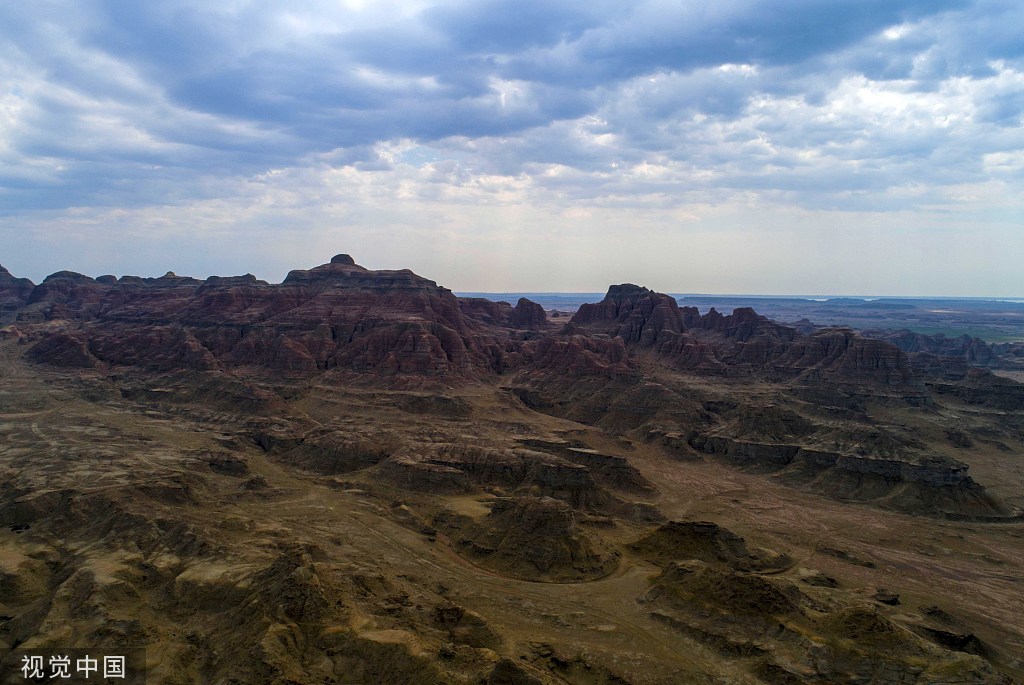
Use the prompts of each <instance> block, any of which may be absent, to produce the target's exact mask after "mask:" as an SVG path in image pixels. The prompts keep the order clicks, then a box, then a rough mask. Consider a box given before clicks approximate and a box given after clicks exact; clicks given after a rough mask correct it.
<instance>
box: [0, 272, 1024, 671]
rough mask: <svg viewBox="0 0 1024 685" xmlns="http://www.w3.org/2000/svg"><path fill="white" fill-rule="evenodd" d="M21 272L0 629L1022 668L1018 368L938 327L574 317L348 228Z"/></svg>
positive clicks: (225, 655)
mask: <svg viewBox="0 0 1024 685" xmlns="http://www.w3.org/2000/svg"><path fill="white" fill-rule="evenodd" d="M0 302H2V303H3V311H2V315H3V317H4V318H3V320H2V324H3V326H2V328H0V355H2V360H0V361H2V363H0V522H2V523H3V525H4V528H3V529H2V530H0V646H3V647H4V648H5V651H6V649H10V648H15V647H18V648H32V647H41V646H45V645H51V644H70V643H74V644H87V645H102V646H107V647H111V648H113V647H117V646H123V645H142V646H145V647H146V649H147V659H148V660H149V662H150V666H149V668H150V671H151V676H152V678H153V682H160V683H165V682H166V683H179V682H180V683H185V682H239V683H250V682H251V683H257V682H259V683H275V684H280V685H284V684H285V683H307V682H308V683H321V682H337V683H358V682H381V683H396V684H397V683H453V684H454V683H461V684H469V683H472V684H473V685H476V684H478V683H492V684H497V683H530V684H531V685H536V684H537V683H541V684H542V685H554V684H564V683H570V684H572V685H593V684H594V683H618V684H619V685H621V684H622V683H627V684H631V683H636V684H637V685H640V684H654V683H658V684H666V685H667V684H668V683H689V682H694V683H698V682H699V683H707V682H735V683H742V684H744V685H746V684H749V685H758V684H764V683H779V682H785V683H821V682H837V683H839V682H851V683H852V682H863V683H883V682H906V683H921V684H922V685H923V684H924V683H928V682H938V681H941V680H947V681H956V682H978V683H1005V682H1013V680H1012V679H1013V678H1018V679H1019V678H1020V677H1022V676H1024V665H1022V664H1021V662H1020V660H1019V656H1018V655H1019V653H1021V650H1024V622H1022V621H1021V619H1020V612H1019V611H1017V606H1016V604H1015V602H1017V599H1018V598H1019V588H1018V587H1017V585H1018V579H1019V577H1020V575H1021V573H1024V549H1022V547H1021V542H1020V530H1019V528H1020V521H1021V519H1020V515H1019V514H1020V510H1021V508H1022V507H1024V495H1022V494H1021V493H1024V468H1022V467H1021V465H1020V459H1018V457H1019V456H1020V454H1022V453H1024V405H1022V404H1021V401H1022V398H1024V395H1022V393H1021V388H1024V385H1021V384H1018V383H1014V382H1013V381H1011V380H1008V379H1005V378H999V377H997V376H994V375H993V374H992V373H990V372H989V371H987V370H985V369H981V368H977V367H975V366H971V365H970V364H969V363H968V362H967V360H966V359H964V358H962V356H961V357H960V358H956V357H953V356H947V355H945V352H946V351H947V350H944V349H934V350H931V351H929V350H926V349H924V348H922V349H915V350H904V349H901V347H900V346H898V345H894V344H890V343H889V342H885V341H882V340H876V339H871V338H867V337H863V336H861V335H859V334H857V333H856V332H854V331H851V330H849V329H838V328H833V329H822V330H814V331H811V332H809V333H807V334H804V333H801V332H799V331H797V330H796V329H794V328H790V327H787V326H783V325H780V324H777V323H775V322H773V321H770V320H768V319H766V318H765V317H763V316H760V315H758V314H757V313H756V312H754V311H753V310H750V309H737V310H736V311H734V312H733V313H731V314H721V313H719V312H717V311H715V310H710V311H708V312H706V313H703V314H702V313H700V312H699V311H697V310H696V309H694V308H680V307H679V306H678V305H677V304H676V302H675V301H674V300H673V299H672V298H671V297H668V296H666V295H663V294H660V293H656V292H652V291H650V290H648V289H646V288H643V287H640V286H635V285H629V284H624V285H618V286H612V287H611V288H610V289H609V291H608V294H607V296H606V297H605V298H604V299H603V300H602V301H601V302H597V303H593V304H590V305H587V306H585V307H581V308H580V310H579V311H578V312H577V313H576V315H575V316H573V317H572V319H571V321H568V322H566V323H563V322H565V318H563V317H559V318H560V319H561V321H558V320H557V319H556V321H558V322H557V323H556V322H554V321H549V320H548V318H547V316H546V314H545V312H544V311H543V309H542V308H540V307H539V305H536V304H535V303H532V302H530V301H529V300H526V299H522V300H519V301H518V302H517V303H515V305H513V304H511V303H503V302H490V301H487V300H482V299H473V298H458V297H455V296H454V295H453V294H452V293H451V292H450V291H448V290H447V289H445V288H443V287H441V286H439V285H437V284H436V283H435V282H434V281H430V280H428V279H426V278H422V277H420V276H418V275H416V274H414V273H412V272H410V271H408V270H397V271H375V270H370V269H366V268H364V267H361V266H359V265H357V264H356V263H355V262H354V260H353V259H352V258H351V257H348V256H347V255H338V256H336V257H335V258H333V259H332V260H331V261H330V262H329V263H328V264H324V265H321V266H317V267H315V268H312V269H308V270H299V271H293V272H291V273H290V274H289V275H288V277H287V278H286V279H285V280H284V282H283V283H280V284H270V283H266V282H262V281H259V280H258V279H256V278H255V277H253V276H251V275H246V276H237V277H211V278H209V279H206V280H205V281H199V280H196V279H192V278H188V277H179V276H176V275H174V274H173V273H168V274H166V275H165V276H163V277H160V278H149V279H144V278H135V277H121V278H115V277H112V276H110V277H107V276H101V277H99V278H91V277H88V276H84V275H81V274H74V273H70V272H58V273H56V274H53V275H52V276H50V277H48V278H46V279H45V280H44V282H43V283H41V284H39V285H38V286H36V285H34V284H32V283H31V282H29V281H26V280H25V279H16V278H14V277H13V276H11V275H10V274H9V273H8V272H7V271H6V270H3V271H0ZM904 346H906V345H904ZM929 349H930V348H929ZM951 359H952V360H956V359H959V361H950V360H951ZM940 607H941V608H940ZM2 667H3V663H2V657H0V668H2Z"/></svg>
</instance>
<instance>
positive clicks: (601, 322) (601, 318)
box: [571, 283, 683, 346]
mask: <svg viewBox="0 0 1024 685" xmlns="http://www.w3.org/2000/svg"><path fill="white" fill-rule="evenodd" d="M571 323H572V324H575V325H576V326H578V327H589V328H591V329H594V330H597V331H600V332H601V333H605V334H607V335H610V336H612V337H619V338H622V339H623V340H625V341H626V342H627V343H640V344H641V345H645V346H650V345H654V344H655V343H656V342H658V340H659V338H661V337H663V336H664V335H665V334H666V333H669V334H672V333H675V334H678V333H680V332H681V331H682V330H683V318H682V314H681V313H680V311H679V305H678V304H676V301H675V300H674V299H672V298H671V297H669V296H668V295H664V294H662V293H656V292H653V291H651V290H648V289H647V288H643V287H641V286H638V285H633V284H632V283H624V284H622V285H613V286H611V287H609V288H608V294H607V295H605V297H604V299H603V300H601V301H600V302H598V303H596V304H585V305H583V306H581V307H580V308H579V311H577V312H576V315H575V316H573V317H572V321H571Z"/></svg>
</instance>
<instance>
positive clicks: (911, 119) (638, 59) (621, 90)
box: [0, 0, 1024, 296]
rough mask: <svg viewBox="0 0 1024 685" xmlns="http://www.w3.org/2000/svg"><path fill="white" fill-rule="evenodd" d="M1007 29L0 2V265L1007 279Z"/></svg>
mask: <svg viewBox="0 0 1024 685" xmlns="http://www.w3.org/2000/svg"><path fill="white" fill-rule="evenodd" d="M292 4H294V5H296V6H295V7H293V6H291V5H292ZM299 5H301V7H298V6H299ZM1022 30H1024V3H1020V2H1019V0H911V1H903V0H822V1H815V0H773V2H764V1H763V0H717V1H716V2H713V3H709V2H706V1H704V0H699V1H698V0H675V1H663V0H648V1H644V0H640V1H638V2H622V1H621V0H587V1H586V2H571V3H568V2H554V1H553V0H514V1H513V0H464V1H463V0H458V1H452V2H435V1H430V0H411V1H407V2H397V1H392V0H380V1H374V0H333V1H331V2H327V1H324V0H311V1H307V2H304V3H280V2H271V1H269V0H252V1H247V0H219V1H217V2H208V1H206V0H204V1H202V2H199V1H192V0H174V1H170V2H166V1H163V0H147V1H146V2H137V1H136V0H116V1H115V0H105V1H102V0H74V1H65V2H54V1H50V0H33V2H7V3H0V264H3V266H5V267H7V268H8V269H9V270H10V271H11V272H12V273H13V274H14V275H16V276H24V277H29V278H32V279H33V280H34V281H36V282H39V281H40V280H42V278H43V277H45V276H46V275H47V274H49V273H52V272H55V271H58V270H61V269H69V270H73V271H79V272H82V273H86V274H89V275H92V276H98V275H101V274H108V273H112V274H115V275H123V274H137V275H143V276H155V275H160V274H163V273H164V272H166V271H168V270H172V271H174V272H176V273H178V274H182V275H191V276H196V277H206V276H209V275H212V274H217V275H236V274H242V273H254V274H256V275H257V276H259V277H260V278H265V279H267V280H270V281H272V282H278V281H280V280H282V279H283V278H284V276H285V274H286V273H287V272H288V271H289V270H290V269H293V268H310V267H312V266H315V265H317V264H322V263H324V262H326V261H328V260H329V259H330V257H331V256H332V255H334V254H336V253H340V252H346V253H350V254H352V255H353V256H354V257H355V259H356V261H357V262H358V263H360V264H362V265H363V266H366V267H368V268H374V269H397V268H411V269H413V270H414V271H416V272H417V273H419V274H421V275H423V276H426V277H428V278H432V279H434V280H436V281H438V283H440V284H442V285H445V286H447V287H449V288H452V289H453V290H457V291H487V292H513V291H514V292H559V291H575V292H598V291H604V290H605V288H606V287H607V285H609V284H611V283H622V282H633V283H639V284H643V285H647V286H648V287H651V288H653V289H656V290H660V291H663V292H717V293H757V294H766V295H767V294H823V295H829V294H852V293H856V294H864V295H870V294H884V295H956V296H1022V295H1024V266H1022V265H1024V119H1022V112H1024V40H1022V39H1021V34H1022Z"/></svg>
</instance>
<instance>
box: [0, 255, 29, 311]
mask: <svg viewBox="0 0 1024 685" xmlns="http://www.w3.org/2000/svg"><path fill="white" fill-rule="evenodd" d="M34 287H35V284H34V283H32V281H30V280H29V279H27V278H15V277H14V276H12V275H11V272H10V271H8V270H7V269H5V268H4V267H3V266H0V321H2V320H3V318H2V317H3V316H4V315H5V314H7V313H13V312H16V311H18V310H19V309H21V308H22V307H24V306H25V303H26V302H28V298H29V297H30V296H31V294H32V289H33V288H34Z"/></svg>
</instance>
